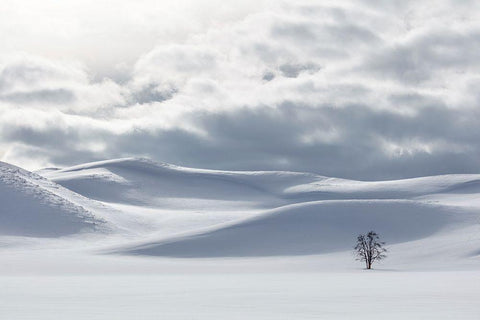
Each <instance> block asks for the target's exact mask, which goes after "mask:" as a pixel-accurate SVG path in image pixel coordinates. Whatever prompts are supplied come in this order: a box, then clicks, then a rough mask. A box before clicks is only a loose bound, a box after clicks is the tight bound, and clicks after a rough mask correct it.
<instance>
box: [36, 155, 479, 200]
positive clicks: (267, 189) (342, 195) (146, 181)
mask: <svg viewBox="0 0 480 320" xmlns="http://www.w3.org/2000/svg"><path fill="white" fill-rule="evenodd" d="M41 173H42V174H43V175H44V176H45V177H47V178H49V179H51V180H52V181H55V182H57V183H59V184H61V185H63V186H64V187H67V188H69V189H71V190H73V191H75V192H77V193H79V194H82V195H84V196H86V197H89V198H92V199H96V200H100V201H106V202H113V203H122V204H128V205H131V204H133V205H147V206H163V205H164V204H165V200H166V199H187V198H189V199H208V200H221V201H232V202H241V201H244V202H251V203H254V205H255V206H256V207H261V208H267V207H271V208H272V207H278V206H281V205H286V204H289V203H297V202H306V201H316V200H342V199H345V200H348V199H411V198H414V197H418V196H423V195H428V194H434V193H453V192H456V193H478V192H480V175H474V174H469V175H462V174H457V175H455V174H454V175H443V176H432V177H421V178H413V179H404V180H392V181H355V180H347V179H338V178H328V177H324V176H320V175H316V174H312V173H301V172H282V171H252V172H247V171H220V170H203V169H192V168H184V167H178V166H174V165H170V164H164V163H156V162H153V161H150V160H147V159H136V158H125V159H117V160H109V161H99V162H92V163H87V164H83V165H79V166H74V167H70V168H65V169H62V170H45V171H42V172H41ZM232 205H233V204H232Z"/></svg>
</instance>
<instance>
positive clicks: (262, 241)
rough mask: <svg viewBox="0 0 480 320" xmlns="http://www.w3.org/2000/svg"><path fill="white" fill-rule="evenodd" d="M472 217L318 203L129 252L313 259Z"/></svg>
mask: <svg viewBox="0 0 480 320" xmlns="http://www.w3.org/2000/svg"><path fill="white" fill-rule="evenodd" d="M474 221H475V216H474V215H472V214H471V213H469V212H467V211H463V210H459V209H454V208H449V207H445V206H435V205H428V204H424V203H420V202H415V201H409V200H351V201H318V202H308V203H302V204H295V205H289V206H285V207H281V208H278V209H274V210H269V211H267V212H266V213H264V214H262V215H259V216H256V217H254V218H250V219H246V220H242V221H239V222H236V223H232V224H229V225H227V226H223V227H219V228H216V229H213V230H208V231H206V232H201V233H198V234H194V235H186V236H182V237H178V238H176V239H168V240H165V241H159V242H153V243H147V244H143V245H140V246H138V247H135V248H132V249H128V250H126V252H128V253H130V254H139V255H161V256H173V257H220V256H272V255H308V254H320V253H327V252H333V251H341V250H350V249H351V246H352V243H353V242H354V241H355V235H357V234H359V233H362V232H365V231H367V230H371V229H373V230H376V231H377V232H379V233H380V234H381V235H384V239H385V240H386V241H387V242H388V243H389V244H395V243H400V242H406V241H412V240H416V239H421V238H425V237H428V236H430V235H432V234H434V233H436V232H439V231H441V230H442V229H445V228H448V229H452V228H459V227H462V226H468V225H469V224H471V223H472V222H474Z"/></svg>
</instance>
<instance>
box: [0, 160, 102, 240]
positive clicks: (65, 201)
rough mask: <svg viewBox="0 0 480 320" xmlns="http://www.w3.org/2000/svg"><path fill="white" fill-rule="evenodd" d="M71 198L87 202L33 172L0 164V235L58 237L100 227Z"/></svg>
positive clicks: (89, 213)
mask: <svg viewBox="0 0 480 320" xmlns="http://www.w3.org/2000/svg"><path fill="white" fill-rule="evenodd" d="M69 198H70V199H69ZM72 199H77V200H79V201H78V202H80V203H81V202H84V203H86V202H89V200H88V199H85V198H83V197H81V196H80V195H75V194H73V193H72V192H71V191H69V190H67V189H65V188H63V187H61V186H59V185H57V184H55V183H53V182H51V181H49V180H47V179H45V178H42V177H41V176H39V175H37V174H35V173H32V172H29V171H26V170H23V169H20V168H18V167H15V166H13V165H9V164H6V163H3V162H0V235H9V236H29V237H59V236H66V235H72V234H76V233H80V232H94V231H99V230H101V229H102V228H103V227H104V225H105V222H104V221H102V220H101V219H97V218H95V216H94V215H93V214H92V213H91V212H90V211H89V210H87V209H86V208H84V207H83V206H81V205H80V204H78V203H74V202H73V201H72ZM92 206H95V205H93V204H92Z"/></svg>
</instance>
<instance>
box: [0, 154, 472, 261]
mask: <svg viewBox="0 0 480 320" xmlns="http://www.w3.org/2000/svg"><path fill="white" fill-rule="evenodd" d="M1 168H2V180H1V181H2V185H1V188H2V193H1V194H2V200H3V202H4V203H5V205H4V206H3V208H2V215H1V217H0V219H1V222H2V224H1V227H0V232H1V233H0V235H1V234H4V235H7V234H11V235H27V236H32V237H51V236H58V235H68V234H75V233H78V232H81V231H83V230H90V231H95V230H100V229H102V230H107V229H108V232H104V233H103V235H104V238H103V239H104V241H103V242H102V243H101V245H100V246H98V245H97V244H95V247H96V248H98V250H99V251H98V252H115V253H120V254H128V255H151V256H170V257H200V258H206V257H227V256H228V257H259V256H262V257H267V256H299V255H322V254H330V253H336V252H349V251H350V250H351V247H352V241H353V240H354V238H355V236H356V235H357V234H358V233H360V232H366V231H368V230H371V229H374V230H376V231H378V232H379V233H380V234H381V235H382V236H383V238H384V240H386V241H387V243H388V244H389V245H390V246H391V248H392V249H393V250H396V249H398V248H409V250H406V251H405V252H409V253H408V254H411V252H417V253H418V254H419V255H422V257H424V258H425V259H427V260H429V261H434V260H435V259H438V258H439V257H441V256H442V255H448V256H461V257H470V256H475V255H476V254H477V253H478V252H480V240H479V239H480V238H479V237H478V236H476V235H477V234H478V231H479V229H480V227H478V226H479V222H480V215H479V210H480V201H479V200H478V199H479V198H480V197H478V196H479V195H480V175H474V174H470V175H443V176H432V177H420V178H414V179H404V180H396V181H354V180H347V179H338V178H329V177H324V176H320V175H316V174H312V173H301V172H281V171H254V172H247V171H220V170H203V169H192V168H183V167H178V166H174V165H170V164H164V163H156V162H153V161H150V160H148V159H137V158H126V159H116V160H108V161H100V162H93V163H87V164H83V165H78V166H74V167H69V168H63V169H58V168H49V169H44V170H40V171H38V174H41V175H42V176H43V177H45V178H41V177H40V176H39V175H37V174H33V173H30V172H27V171H25V170H22V169H19V168H16V167H13V166H10V165H7V164H2V166H1ZM59 185H62V186H63V187H61V186H59ZM66 188H68V189H69V190H67V189H66ZM85 241H86V242H88V239H85ZM412 246H413V247H412ZM412 248H414V249H412ZM405 252H404V253H398V254H397V256H398V257H403V258H404V260H403V262H408V261H410V262H412V260H411V259H413V258H407V253H405ZM432 252H435V254H432ZM409 259H410V260H409ZM414 260H415V261H417V262H418V261H422V259H420V258H419V257H418V256H416V257H415V259H414Z"/></svg>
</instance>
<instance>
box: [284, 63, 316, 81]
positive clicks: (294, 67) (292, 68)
mask: <svg viewBox="0 0 480 320" xmlns="http://www.w3.org/2000/svg"><path fill="white" fill-rule="evenodd" d="M279 70H280V71H281V73H282V75H283V76H284V77H287V78H296V77H298V75H299V74H300V73H302V72H308V73H315V72H317V71H318V70H320V66H318V65H317V64H315V63H312V62H310V63H306V64H295V63H285V64H282V65H281V66H280V67H279Z"/></svg>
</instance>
